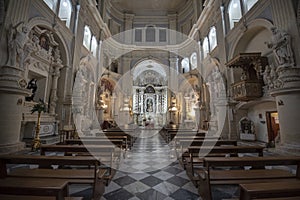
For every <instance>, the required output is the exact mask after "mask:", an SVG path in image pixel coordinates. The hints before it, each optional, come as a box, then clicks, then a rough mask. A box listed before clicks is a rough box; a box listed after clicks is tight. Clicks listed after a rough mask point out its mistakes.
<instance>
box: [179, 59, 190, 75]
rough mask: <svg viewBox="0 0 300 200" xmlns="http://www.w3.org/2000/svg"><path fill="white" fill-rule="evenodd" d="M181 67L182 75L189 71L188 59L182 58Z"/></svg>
mask: <svg viewBox="0 0 300 200" xmlns="http://www.w3.org/2000/svg"><path fill="white" fill-rule="evenodd" d="M181 67H182V72H183V73H186V72H189V71H190V61H189V58H184V59H183V60H182V61H181Z"/></svg>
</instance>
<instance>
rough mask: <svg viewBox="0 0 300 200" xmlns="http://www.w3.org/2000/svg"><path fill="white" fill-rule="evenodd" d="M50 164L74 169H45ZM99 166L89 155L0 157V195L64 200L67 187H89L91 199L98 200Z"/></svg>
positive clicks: (100, 191)
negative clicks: (35, 166) (13, 167)
mask: <svg viewBox="0 0 300 200" xmlns="http://www.w3.org/2000/svg"><path fill="white" fill-rule="evenodd" d="M8 164H28V165H33V164H34V165H38V166H39V168H34V169H30V168H16V169H9V170H8ZM52 165H59V166H66V165H67V166H73V167H74V166H76V168H72V169H69V168H68V169H66V168H63V169H62V168H60V169H53V168H52V167H50V168H49V166H52ZM99 165H100V161H99V160H97V159H96V158H94V157H91V156H89V157H88V156H84V157H79V156H78V157H73V156H32V155H1V156H0V180H1V181H0V194H13V195H15V194H18V195H38V196H56V198H57V199H64V198H63V197H64V196H67V193H68V190H67V189H68V188H67V185H68V184H91V185H93V197H94V199H100V198H101V196H102V195H103V193H104V183H103V182H104V180H103V176H104V174H105V173H106V170H104V169H100V168H99ZM78 166H92V167H91V168H90V169H87V168H77V167H78ZM47 184H50V185H47ZM51 188H53V191H52V190H51ZM48 189H49V190H50V192H48ZM24 190H25V191H24ZM46 191H47V192H46Z"/></svg>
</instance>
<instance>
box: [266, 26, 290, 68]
mask: <svg viewBox="0 0 300 200" xmlns="http://www.w3.org/2000/svg"><path fill="white" fill-rule="evenodd" d="M271 31H272V34H273V35H272V38H271V41H270V42H265V43H266V44H267V46H268V48H272V49H273V52H274V55H275V58H276V60H277V62H278V64H279V65H284V64H290V65H294V58H293V50H292V48H291V37H290V35H289V34H288V33H286V32H284V31H280V30H278V29H277V27H272V28H271Z"/></svg>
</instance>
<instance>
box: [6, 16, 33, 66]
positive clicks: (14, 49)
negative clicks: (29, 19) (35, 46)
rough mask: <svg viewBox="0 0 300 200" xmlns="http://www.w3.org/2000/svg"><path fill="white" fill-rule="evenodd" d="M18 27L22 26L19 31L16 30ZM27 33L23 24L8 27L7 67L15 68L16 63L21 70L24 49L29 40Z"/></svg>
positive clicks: (27, 30)
mask: <svg viewBox="0 0 300 200" xmlns="http://www.w3.org/2000/svg"><path fill="white" fill-rule="evenodd" d="M20 25H22V28H21V31H20V30H19V29H18V27H19V26H20ZM28 33H29V29H28V27H27V26H26V25H25V24H24V22H20V23H18V24H17V25H15V26H12V25H11V26H10V28H9V30H8V61H7V65H8V66H15V65H16V62H17V61H18V63H19V67H20V68H23V65H24V60H25V55H24V47H25V44H26V42H27V41H28V39H29V37H28Z"/></svg>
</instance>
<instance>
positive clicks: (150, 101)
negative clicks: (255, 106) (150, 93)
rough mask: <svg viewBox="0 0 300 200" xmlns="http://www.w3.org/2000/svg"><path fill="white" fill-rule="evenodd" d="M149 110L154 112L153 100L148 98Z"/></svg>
mask: <svg viewBox="0 0 300 200" xmlns="http://www.w3.org/2000/svg"><path fill="white" fill-rule="evenodd" d="M146 111H147V112H153V102H152V100H151V99H147V109H146Z"/></svg>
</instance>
